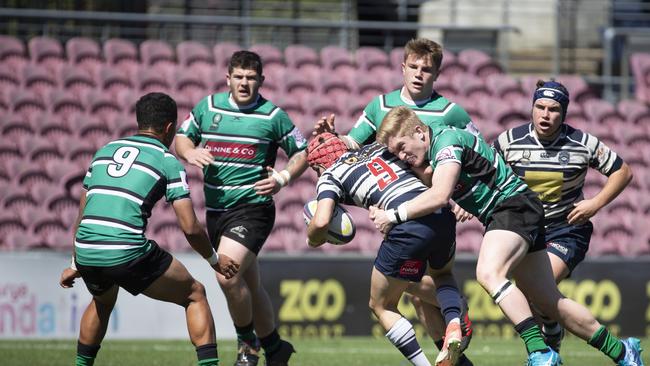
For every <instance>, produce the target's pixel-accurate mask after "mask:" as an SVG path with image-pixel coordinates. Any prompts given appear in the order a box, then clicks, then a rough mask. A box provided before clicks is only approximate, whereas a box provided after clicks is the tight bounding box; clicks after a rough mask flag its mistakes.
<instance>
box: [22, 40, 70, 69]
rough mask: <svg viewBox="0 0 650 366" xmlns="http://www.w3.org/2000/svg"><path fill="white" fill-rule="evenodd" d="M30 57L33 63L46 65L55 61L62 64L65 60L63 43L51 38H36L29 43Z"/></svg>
mask: <svg viewBox="0 0 650 366" xmlns="http://www.w3.org/2000/svg"><path fill="white" fill-rule="evenodd" d="M28 48H29V55H30V58H31V60H32V61H33V62H36V63H45V64H47V62H48V61H49V60H55V62H56V63H62V62H63V61H64V60H65V55H64V53H63V47H62V46H61V43H60V42H59V41H58V40H56V39H54V38H50V37H34V38H32V39H30V40H29V43H28Z"/></svg>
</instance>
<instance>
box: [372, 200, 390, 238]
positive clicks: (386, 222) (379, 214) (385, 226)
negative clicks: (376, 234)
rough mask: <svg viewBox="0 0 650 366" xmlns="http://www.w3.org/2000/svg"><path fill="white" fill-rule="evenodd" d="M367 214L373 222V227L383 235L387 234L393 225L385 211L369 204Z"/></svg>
mask: <svg viewBox="0 0 650 366" xmlns="http://www.w3.org/2000/svg"><path fill="white" fill-rule="evenodd" d="M368 216H369V217H370V220H372V221H373V222H374V223H375V227H376V228H377V229H379V231H381V233H382V234H384V235H386V234H388V232H389V231H390V229H391V228H392V227H393V223H392V222H391V221H390V219H389V218H388V215H386V211H384V210H382V209H380V208H377V207H376V206H370V208H369V211H368Z"/></svg>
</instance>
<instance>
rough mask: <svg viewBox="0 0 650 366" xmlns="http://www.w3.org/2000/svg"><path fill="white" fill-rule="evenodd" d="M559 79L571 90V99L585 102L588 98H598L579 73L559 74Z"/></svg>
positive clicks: (581, 102)
mask: <svg viewBox="0 0 650 366" xmlns="http://www.w3.org/2000/svg"><path fill="white" fill-rule="evenodd" d="M557 81H559V82H560V83H562V84H563V85H564V86H565V87H566V88H567V90H568V91H569V97H570V99H571V101H574V102H577V103H580V104H584V102H586V101H587V100H590V99H595V98H597V97H596V95H595V94H594V92H593V91H592V90H591V89H590V88H589V85H588V84H587V82H586V81H585V79H583V78H582V76H579V75H559V76H558V77H557Z"/></svg>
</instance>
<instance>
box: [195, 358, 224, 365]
mask: <svg viewBox="0 0 650 366" xmlns="http://www.w3.org/2000/svg"><path fill="white" fill-rule="evenodd" d="M198 365H199V366H219V359H218V358H208V359H205V360H199V363H198Z"/></svg>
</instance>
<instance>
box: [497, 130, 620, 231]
mask: <svg viewBox="0 0 650 366" xmlns="http://www.w3.org/2000/svg"><path fill="white" fill-rule="evenodd" d="M494 147H495V148H496V150H497V151H498V152H499V153H500V154H501V155H502V156H503V158H504V160H505V161H506V162H507V163H508V164H509V165H510V166H511V167H512V169H513V170H514V171H515V173H517V175H519V176H520V177H522V178H523V179H524V180H525V181H526V184H528V187H530V189H531V190H533V191H535V192H536V193H537V194H538V197H539V199H540V200H541V201H542V203H543V204H544V212H545V216H546V222H545V225H546V227H547V228H553V227H557V226H562V225H566V223H567V220H566V217H567V215H568V214H569V213H570V212H571V210H572V209H573V208H574V205H573V204H574V203H575V202H578V201H580V200H582V199H583V193H582V188H583V186H584V183H585V177H586V175H587V170H588V168H589V167H591V168H594V169H596V170H598V171H599V172H601V173H602V174H604V175H607V176H609V175H610V174H612V173H613V172H615V171H617V170H618V169H619V168H620V167H621V165H622V164H623V160H622V159H621V158H620V157H619V156H618V155H616V153H615V152H614V151H613V150H611V149H610V148H609V147H607V146H606V145H605V144H603V143H602V142H601V141H600V140H598V138H596V137H595V136H593V135H591V134H588V133H586V132H583V131H581V130H578V129H575V128H573V127H571V126H569V125H567V124H563V125H562V126H561V130H560V134H559V135H558V136H557V138H556V139H555V140H553V141H550V142H546V141H541V140H539V139H538V138H537V134H536V133H535V129H534V127H533V124H532V123H528V124H525V125H521V126H518V127H515V128H512V129H509V130H507V131H505V132H503V133H501V135H499V137H498V139H497V140H496V141H495V142H494Z"/></svg>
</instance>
